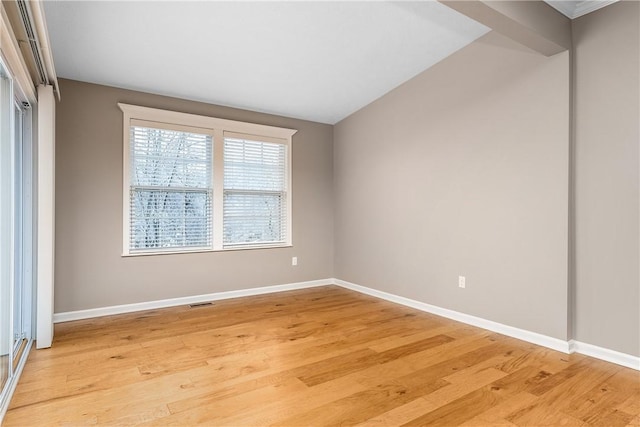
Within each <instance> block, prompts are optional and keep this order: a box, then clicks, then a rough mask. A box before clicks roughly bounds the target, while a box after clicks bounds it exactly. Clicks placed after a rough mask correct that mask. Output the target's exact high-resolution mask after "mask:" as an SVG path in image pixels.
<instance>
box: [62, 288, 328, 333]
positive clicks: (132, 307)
mask: <svg viewBox="0 0 640 427" xmlns="http://www.w3.org/2000/svg"><path fill="white" fill-rule="evenodd" d="M332 284H333V279H324V280H311V281H307V282H297V283H289V284H285V285H275V286H263V287H259V288H250V289H241V290H237V291H226V292H215V293H212V294H204V295H193V296H188V297H178V298H169V299H163V300H156V301H148V302H139V303H134V304H124V305H113V306H109V307H99V308H90V309H87V310H78V311H67V312H62V313H55V314H54V315H53V323H62V322H70V321H73V320H82V319H92V318H94V317H102V316H111V315H114V314H123V313H133V312H136V311H143V310H155V309H158V308H167V307H175V306H178V305H186V304H195V303H199V302H208V301H220V300H225V299H230V298H240V297H248V296H252V295H262V294H270V293H275V292H284V291H293V290H296V289H306V288H314V287H317V286H327V285H332Z"/></svg>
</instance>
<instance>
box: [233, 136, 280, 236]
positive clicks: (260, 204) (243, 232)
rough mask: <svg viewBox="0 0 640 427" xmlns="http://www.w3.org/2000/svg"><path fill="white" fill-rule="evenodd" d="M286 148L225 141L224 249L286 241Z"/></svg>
mask: <svg viewBox="0 0 640 427" xmlns="http://www.w3.org/2000/svg"><path fill="white" fill-rule="evenodd" d="M286 155H287V153H286V146H285V145H284V144H278V143H271V142H263V141H252V140H250V139H245V138H244V137H242V136H236V137H233V136H228V135H226V134H225V138H224V245H225V246H227V245H245V244H255V243H263V244H281V243H284V242H285V241H286V237H287V236H286V228H287V227H286V220H287V213H286V206H287V188H286Z"/></svg>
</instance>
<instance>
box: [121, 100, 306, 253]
mask: <svg viewBox="0 0 640 427" xmlns="http://www.w3.org/2000/svg"><path fill="white" fill-rule="evenodd" d="M119 106H120V108H121V110H122V111H123V113H124V144H125V146H124V188H123V207H124V209H123V211H124V218H123V219H124V230H123V234H124V239H123V255H145V254H160V253H177V252H201V251H215V250H231V249H249V248H268V247H281V246H290V245H291V241H292V239H291V191H290V155H289V148H290V146H291V137H292V136H293V134H294V133H295V130H291V129H284V128H277V127H271V126H264V125H256V124H251V123H243V122H236V121H231V120H223V119H216V118H212V117H205V116H197V115H192V114H184V113H176V112H171V111H164V110H157V109H152V108H145V107H137V106H132V105H126V104H119Z"/></svg>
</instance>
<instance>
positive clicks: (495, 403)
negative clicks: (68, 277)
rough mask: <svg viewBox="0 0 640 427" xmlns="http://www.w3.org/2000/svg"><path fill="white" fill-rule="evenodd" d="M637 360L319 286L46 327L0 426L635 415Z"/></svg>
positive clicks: (569, 421) (468, 421)
mask: <svg viewBox="0 0 640 427" xmlns="http://www.w3.org/2000/svg"><path fill="white" fill-rule="evenodd" d="M639 413H640V376H639V373H638V372H637V371H634V370H631V369H628V368H623V367H620V366H617V365H613V364H609V363H606V362H602V361H599V360H596V359H592V358H589V357H585V356H581V355H570V356H569V355H566V354H562V353H559V352H555V351H552V350H548V349H546V348H543V347H539V346H535V345H532V344H528V343H525V342H522V341H518V340H515V339H512V338H508V337H505V336H502V335H498V334H495V333H492V332H488V331H485V330H482V329H478V328H475V327H471V326H467V325H464V324H461V323H457V322H454V321H451V320H448V319H444V318H440V317H437V316H433V315H429V314H426V313H422V312H419V311H417V310H412V309H409V308H406V307H402V306H398V305H395V304H392V303H389V302H386V301H382V300H378V299H376V298H372V297H369V296H365V295H361V294H358V293H355V292H351V291H348V290H345V289H342V288H338V287H335V286H327V287H321V288H313V289H307V290H301V291H292V292H285V293H278V294H271V295H265V296H257V297H248V298H241V299H234V300H227V301H219V302H216V303H215V304H214V305H212V306H205V307H198V308H189V307H176V308H170V309H164V310H153V311H146V312H139V313H133V314H126V315H120V316H112V317H105V318H99V319H93V320H85V321H77V322H70V323H63V324H58V325H56V336H55V341H54V345H53V348H51V349H48V350H39V351H32V353H31V355H30V357H29V361H28V363H27V365H26V368H25V370H24V373H23V375H22V378H21V379H20V383H19V384H18V388H17V390H16V393H15V395H14V397H13V400H12V402H11V406H10V410H9V411H8V413H7V415H6V418H5V422H4V424H5V425H6V426H16V425H20V426H35V425H83V424H110V425H132V424H142V425H195V424H206V425H228V426H263V425H282V426H285V425H287V426H319V425H349V426H350V425H359V424H361V425H369V426H387V425H443V426H453V425H465V426H489V425H499V426H513V425H517V426H525V425H530V426H559V425H572V426H574V425H575V426H580V425H585V426H586V425H601V426H625V425H633V426H639V425H640V415H639Z"/></svg>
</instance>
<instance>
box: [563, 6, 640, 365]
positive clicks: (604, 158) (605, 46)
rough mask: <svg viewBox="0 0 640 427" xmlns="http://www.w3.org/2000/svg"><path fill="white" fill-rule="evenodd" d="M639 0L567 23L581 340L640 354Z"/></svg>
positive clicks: (577, 323)
mask: <svg viewBox="0 0 640 427" xmlns="http://www.w3.org/2000/svg"><path fill="white" fill-rule="evenodd" d="M639 16H640V4H638V3H637V2H620V3H616V4H613V5H611V6H607V7H605V8H604V9H601V10H598V11H596V12H593V13H590V14H588V15H585V16H583V17H581V18H578V19H576V20H575V21H574V22H573V43H574V48H575V50H574V53H575V176H574V181H575V260H576V264H575V314H574V316H575V318H574V334H575V338H576V339H577V340H579V341H582V342H586V343H589V344H595V345H598V346H602V347H605V348H610V349H614V350H618V351H622V352H625V353H628V354H633V355H635V356H640V277H639V274H640V273H639V269H640V266H639V262H640V252H639V249H638V246H639V243H638V241H639V239H640V230H639V224H640V215H639V203H640V200H639V194H640V189H639V183H640V176H639V170H640V167H639V164H638V163H639V149H638V145H639V142H638V141H639V140H640V135H639V132H640V130H639V123H638V120H639V118H640V87H639V86H638V80H639V76H640V66H639V63H640V33H639V28H640V22H639V21H640V19H639Z"/></svg>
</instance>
